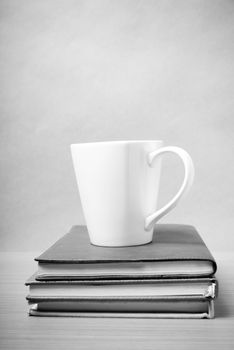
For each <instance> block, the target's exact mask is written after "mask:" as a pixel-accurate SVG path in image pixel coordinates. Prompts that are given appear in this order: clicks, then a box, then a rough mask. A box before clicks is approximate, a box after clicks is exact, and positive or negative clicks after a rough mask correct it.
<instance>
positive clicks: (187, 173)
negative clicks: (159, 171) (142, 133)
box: [145, 146, 194, 231]
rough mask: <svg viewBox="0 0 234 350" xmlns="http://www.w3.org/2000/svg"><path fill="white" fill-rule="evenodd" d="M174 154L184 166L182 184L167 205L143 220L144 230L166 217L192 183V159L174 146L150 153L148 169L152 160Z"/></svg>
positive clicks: (148, 229) (149, 228)
mask: <svg viewBox="0 0 234 350" xmlns="http://www.w3.org/2000/svg"><path fill="white" fill-rule="evenodd" d="M169 152H172V153H175V154H177V155H178V156H179V157H180V158H181V160H182V161H183V164H184V180H183V183H182V185H181V187H180V189H179V191H178V192H177V194H176V195H175V196H174V197H173V198H172V199H171V200H170V201H169V203H167V204H166V205H164V207H162V208H161V209H159V210H157V211H156V212H155V213H153V214H150V215H149V216H147V218H146V219H145V230H146V231H150V230H151V229H152V227H153V225H154V224H155V223H156V222H157V221H158V220H159V219H161V218H162V217H163V216H164V215H166V214H167V213H168V212H169V211H171V210H172V209H173V208H174V207H175V206H176V205H177V204H178V202H179V201H180V199H181V198H182V197H183V196H184V195H186V194H187V193H188V192H189V190H190V188H191V186H192V183H193V179H194V165H193V161H192V158H191V157H190V155H189V154H188V153H187V152H186V151H185V150H183V149H182V148H180V147H174V146H168V147H162V148H159V149H158V150H156V151H152V152H150V153H149V154H148V155H147V162H148V165H149V166H150V167H152V166H153V162H154V159H155V158H157V157H159V156H161V155H162V154H164V153H169Z"/></svg>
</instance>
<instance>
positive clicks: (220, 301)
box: [215, 295, 233, 317]
mask: <svg viewBox="0 0 234 350" xmlns="http://www.w3.org/2000/svg"><path fill="white" fill-rule="evenodd" d="M232 314H233V312H232V309H231V307H230V305H228V300H227V299H224V298H223V297H222V296H221V295H219V296H218V298H217V299H216V300H215V316H216V317H230V316H232Z"/></svg>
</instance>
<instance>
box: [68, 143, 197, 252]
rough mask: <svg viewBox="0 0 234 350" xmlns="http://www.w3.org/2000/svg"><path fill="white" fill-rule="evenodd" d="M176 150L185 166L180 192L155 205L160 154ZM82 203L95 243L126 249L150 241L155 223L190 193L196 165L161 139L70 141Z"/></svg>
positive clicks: (90, 235)
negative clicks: (164, 145)
mask: <svg viewBox="0 0 234 350" xmlns="http://www.w3.org/2000/svg"><path fill="white" fill-rule="evenodd" d="M168 152H171V153H175V154H176V155H178V156H179V158H181V160H182V162H183V165H184V179H183V182H182V185H181V187H180V189H179V191H178V192H177V194H176V195H175V196H174V197H173V198H172V199H171V200H170V201H169V203H167V204H166V205H165V206H163V208H161V209H157V199H158V192H159V186H160V172H161V158H162V155H163V154H165V153H168ZM71 153H72V159H73V165H74V170H75V174H76V179H77V183H78V188H79V192H80V197H81V203H82V207H83V211H84V216H85V220H86V224H87V228H88V232H89V237H90V241H91V243H92V244H94V245H98V246H109V247H122V246H134V245H142V244H146V243H149V242H151V241H152V237H153V227H154V224H155V223H156V222H157V221H158V220H159V219H160V218H162V217H163V216H164V215H166V214H167V213H168V212H169V211H170V210H172V209H173V208H174V207H175V206H176V205H177V203H178V202H179V200H180V199H181V198H182V197H183V196H184V195H185V194H186V193H187V192H188V191H189V189H190V187H191V185H192V182H193V178H194V166H193V162H192V159H191V157H190V156H189V154H188V153H187V152H186V151H185V150H183V149H182V148H179V147H174V146H168V147H163V142H162V141H147V140H146V141H111V142H93V143H83V144H82V143H80V144H72V145H71Z"/></svg>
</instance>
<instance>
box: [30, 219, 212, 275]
mask: <svg viewBox="0 0 234 350" xmlns="http://www.w3.org/2000/svg"><path fill="white" fill-rule="evenodd" d="M35 260H36V261H37V262H38V272H37V276H36V279H37V280H41V281H43V280H45V281H49V280H72V279H74V280H76V279H115V278H116V279H121V278H126V279H130V278H132V279H134V278H136V279H137V278H139V277H140V278H181V277H189V278H191V277H209V276H212V275H214V274H215V272H216V269H217V265H216V262H215V259H214V258H213V256H212V254H211V253H210V251H209V249H208V248H207V246H206V244H205V243H204V241H203V240H202V238H201V236H200V235H199V233H198V232H197V230H196V229H195V228H194V227H193V226H191V225H180V224H157V225H156V226H155V232H154V236H153V241H152V242H151V243H150V244H146V245H142V246H134V247H119V248H116V247H115V248H113V247H98V246H94V245H91V244H90V241H89V237H88V231H87V228H86V227H85V226H73V227H72V228H71V230H70V231H69V232H68V233H67V234H65V235H64V236H63V237H62V238H60V239H59V240H58V241H57V242H56V243H55V244H53V245H52V246H51V247H50V248H49V249H47V250H46V251H45V252H44V253H42V254H41V255H40V256H39V257H37V258H36V259H35Z"/></svg>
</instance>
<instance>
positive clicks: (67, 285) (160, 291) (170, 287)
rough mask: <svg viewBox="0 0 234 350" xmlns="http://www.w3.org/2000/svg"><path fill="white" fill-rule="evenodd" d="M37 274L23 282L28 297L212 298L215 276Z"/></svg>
mask: <svg viewBox="0 0 234 350" xmlns="http://www.w3.org/2000/svg"><path fill="white" fill-rule="evenodd" d="M35 278H36V275H33V276H31V277H30V278H29V279H28V281H27V282H26V283H25V284H26V285H27V286H29V295H28V297H27V299H28V300H30V299H37V300H38V299H41V298H51V299H52V298H59V297H63V298H80V299H81V300H86V299H90V300H92V298H94V299H95V300H96V299H97V298H100V299H102V300H103V299H108V298H111V299H114V298H117V299H119V298H127V299H130V298H133V299H134V298H145V297H149V298H151V299H152V298H154V299H156V298H167V299H169V298H178V299H179V298H184V297H186V298H190V297H191V298H192V299H194V298H198V297H200V298H215V297H216V295H217V281H216V279H215V278H193V279H188V278H187V279H123V280H116V279H115V280H76V281H75V280H72V281H37V280H36V279H35Z"/></svg>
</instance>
